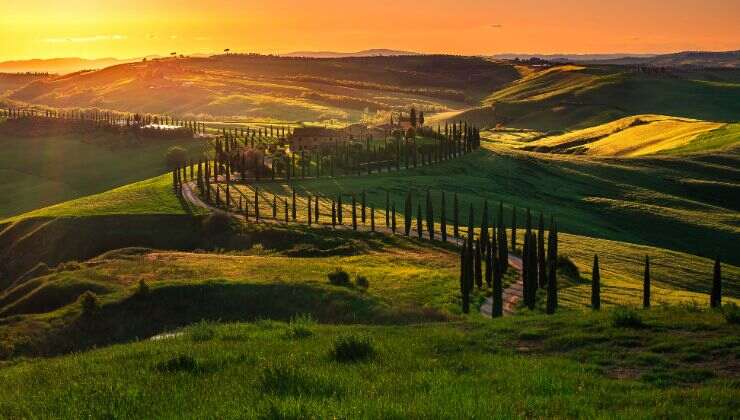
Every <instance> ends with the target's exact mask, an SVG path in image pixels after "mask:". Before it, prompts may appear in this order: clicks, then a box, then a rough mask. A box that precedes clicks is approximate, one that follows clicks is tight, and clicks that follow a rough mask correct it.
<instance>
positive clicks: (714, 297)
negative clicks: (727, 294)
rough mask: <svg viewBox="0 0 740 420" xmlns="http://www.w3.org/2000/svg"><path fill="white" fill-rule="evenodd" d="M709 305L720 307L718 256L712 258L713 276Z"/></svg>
mask: <svg viewBox="0 0 740 420" xmlns="http://www.w3.org/2000/svg"><path fill="white" fill-rule="evenodd" d="M709 306H710V307H712V308H721V307H722V267H721V266H720V262H719V257H717V258H715V260H714V277H713V279H712V294H711V297H710V300H709Z"/></svg>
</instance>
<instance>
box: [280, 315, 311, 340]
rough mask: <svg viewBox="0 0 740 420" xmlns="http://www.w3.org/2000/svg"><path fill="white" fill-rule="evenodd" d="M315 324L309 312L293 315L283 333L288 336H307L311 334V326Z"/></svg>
mask: <svg viewBox="0 0 740 420" xmlns="http://www.w3.org/2000/svg"><path fill="white" fill-rule="evenodd" d="M315 324H316V321H314V319H313V317H312V316H311V314H302V315H297V316H295V317H293V318H292V319H291V320H290V324H289V325H288V330H287V331H286V333H285V335H286V336H287V337H288V338H308V337H310V336H312V335H313V331H311V327H312V326H313V325H315Z"/></svg>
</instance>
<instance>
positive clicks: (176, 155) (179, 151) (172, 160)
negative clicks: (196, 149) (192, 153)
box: [164, 146, 188, 170]
mask: <svg viewBox="0 0 740 420" xmlns="http://www.w3.org/2000/svg"><path fill="white" fill-rule="evenodd" d="M187 158H188V152H187V151H186V150H185V149H183V148H182V147H179V146H172V147H170V148H169V149H167V153H165V155H164V160H165V162H166V163H167V168H168V169H170V170H172V169H176V168H180V167H182V166H183V165H185V162H186V161H187Z"/></svg>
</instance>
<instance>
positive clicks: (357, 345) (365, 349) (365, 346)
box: [330, 335, 375, 362]
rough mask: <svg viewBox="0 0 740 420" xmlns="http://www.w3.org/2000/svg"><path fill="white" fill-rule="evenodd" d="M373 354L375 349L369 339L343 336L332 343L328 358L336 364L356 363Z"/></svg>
mask: <svg viewBox="0 0 740 420" xmlns="http://www.w3.org/2000/svg"><path fill="white" fill-rule="evenodd" d="M374 353H375V349H374V348H373V343H372V342H371V341H370V338H369V337H364V336H357V335H345V336H341V337H339V338H337V339H336V340H335V341H334V346H333V347H332V349H331V351H330V356H331V358H332V359H334V360H336V361H338V362H358V361H361V360H365V359H367V358H369V357H371V356H372V355H373V354H374Z"/></svg>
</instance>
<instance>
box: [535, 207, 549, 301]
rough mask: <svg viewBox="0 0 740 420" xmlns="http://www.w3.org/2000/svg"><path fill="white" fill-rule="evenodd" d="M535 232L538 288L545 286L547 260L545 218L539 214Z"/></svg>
mask: <svg viewBox="0 0 740 420" xmlns="http://www.w3.org/2000/svg"><path fill="white" fill-rule="evenodd" d="M537 230H538V232H537V277H538V278H539V281H540V287H545V284H547V259H546V256H545V218H544V216H543V215H542V212H540V223H539V227H538V229H537Z"/></svg>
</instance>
